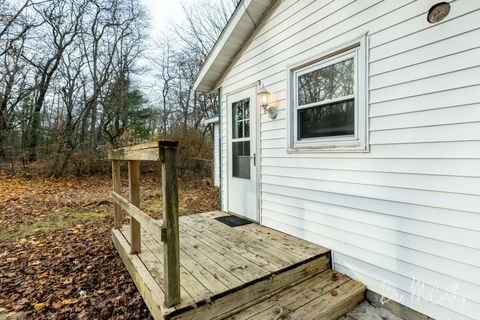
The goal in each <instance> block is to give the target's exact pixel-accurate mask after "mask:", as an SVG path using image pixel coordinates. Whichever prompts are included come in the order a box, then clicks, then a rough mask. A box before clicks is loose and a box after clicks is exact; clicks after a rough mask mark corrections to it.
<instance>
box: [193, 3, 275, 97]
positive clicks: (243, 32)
mask: <svg viewBox="0 0 480 320" xmlns="http://www.w3.org/2000/svg"><path fill="white" fill-rule="evenodd" d="M273 2H274V0H241V1H240V3H239V4H238V6H237V8H236V9H235V11H234V12H233V14H232V17H231V18H230V19H229V21H228V23H227V25H226V26H225V28H224V29H223V31H222V33H221V34H220V36H219V38H218V40H217V42H216V43H215V45H214V46H213V48H212V50H211V52H210V54H209V55H208V57H207V59H206V60H205V63H204V64H203V65H202V67H201V69H200V72H199V73H198V76H197V79H196V81H195V83H194V87H193V88H194V90H195V91H200V92H211V91H213V90H214V89H215V86H216V84H217V82H218V80H219V79H220V78H221V76H222V75H223V73H224V72H225V70H226V69H227V68H228V66H229V65H230V64H231V61H232V59H233V58H234V57H235V56H236V54H237V53H238V52H239V51H240V50H241V48H242V47H243V45H244V44H245V42H246V41H247V40H248V38H249V37H250V35H251V34H252V32H253V31H254V30H255V29H256V27H257V25H258V23H259V22H260V20H261V19H262V18H263V16H264V15H265V13H266V12H267V11H268V8H269V7H270V5H271V4H272V3H273ZM252 9H255V10H252ZM252 11H253V13H252ZM234 35H235V36H236V37H237V38H236V39H233V36H234ZM220 57H221V59H220Z"/></svg>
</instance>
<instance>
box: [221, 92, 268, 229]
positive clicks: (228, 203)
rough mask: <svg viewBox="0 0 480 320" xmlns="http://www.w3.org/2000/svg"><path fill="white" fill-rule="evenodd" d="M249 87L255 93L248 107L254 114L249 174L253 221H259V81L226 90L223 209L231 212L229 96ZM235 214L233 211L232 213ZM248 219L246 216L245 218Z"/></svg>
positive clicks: (230, 112)
mask: <svg viewBox="0 0 480 320" xmlns="http://www.w3.org/2000/svg"><path fill="white" fill-rule="evenodd" d="M251 89H254V94H255V97H254V103H253V104H252V105H251V109H250V114H251V115H253V114H254V115H255V149H254V152H255V155H256V159H255V161H256V163H255V166H253V170H254V171H255V172H252V173H251V174H252V175H255V195H256V197H255V202H256V203H255V211H256V212H255V217H256V219H255V220H253V221H255V222H258V223H260V222H261V215H260V165H261V164H260V152H259V151H260V122H261V121H260V120H261V118H260V107H259V105H258V99H257V94H258V90H259V83H258V82H255V83H253V84H250V85H247V86H243V87H241V88H239V89H237V90H234V91H231V92H228V93H226V94H225V102H226V108H225V109H226V110H225V111H226V114H225V116H226V118H225V119H226V121H225V123H224V124H225V127H226V128H225V129H226V141H227V143H226V152H227V157H226V160H227V161H226V164H225V165H226V173H227V179H226V184H227V188H226V189H227V195H226V197H225V198H226V199H225V200H226V206H225V209H226V211H227V212H230V213H233V212H231V210H230V207H231V201H230V199H229V196H230V192H232V188H231V185H230V184H231V183H230V179H231V177H230V175H231V172H232V171H231V170H232V168H231V166H232V164H231V162H232V146H231V143H232V141H231V130H232V128H231V124H230V122H231V121H230V119H231V116H232V110H231V106H230V102H231V96H233V95H236V94H239V93H241V92H242V91H247V90H251ZM250 121H253V119H250ZM233 214H235V213H233ZM245 218H246V217H245ZM246 219H248V218H246Z"/></svg>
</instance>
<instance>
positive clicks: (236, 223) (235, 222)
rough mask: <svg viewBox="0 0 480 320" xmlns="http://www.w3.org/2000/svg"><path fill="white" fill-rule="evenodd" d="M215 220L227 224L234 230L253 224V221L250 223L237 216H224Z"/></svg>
mask: <svg viewBox="0 0 480 320" xmlns="http://www.w3.org/2000/svg"><path fill="white" fill-rule="evenodd" d="M215 220H217V221H218V222H221V223H223V224H226V225H227V226H229V227H232V228H233V227H240V226H244V225H246V224H250V223H252V221H248V220H245V219H242V218H239V217H236V216H223V217H218V218H215Z"/></svg>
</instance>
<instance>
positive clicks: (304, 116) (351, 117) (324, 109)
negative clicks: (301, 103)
mask: <svg viewBox="0 0 480 320" xmlns="http://www.w3.org/2000/svg"><path fill="white" fill-rule="evenodd" d="M354 128H355V101H354V100H353V99H352V100H347V101H343V102H338V103H332V104H327V105H322V106H318V107H312V108H308V109H302V110H299V111H298V138H299V139H304V138H315V137H326V136H341V135H353V134H354Z"/></svg>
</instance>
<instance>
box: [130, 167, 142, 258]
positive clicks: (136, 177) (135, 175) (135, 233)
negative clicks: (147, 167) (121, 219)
mask: <svg viewBox="0 0 480 320" xmlns="http://www.w3.org/2000/svg"><path fill="white" fill-rule="evenodd" d="M128 192H129V196H130V202H131V203H132V204H133V205H134V206H136V207H137V208H140V161H137V160H130V161H128ZM140 232H141V230H140V223H139V222H138V221H137V220H136V219H135V218H133V217H130V248H131V249H130V253H131V254H135V253H139V252H140V251H141V238H140Z"/></svg>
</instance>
